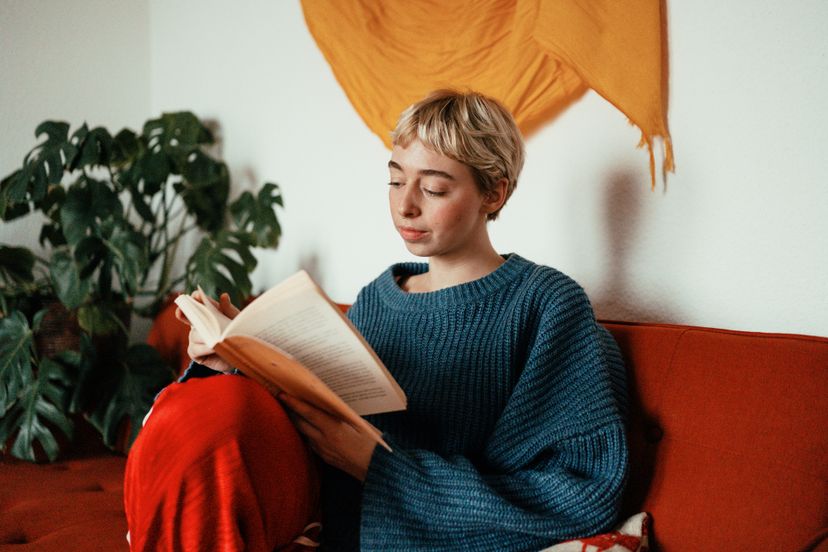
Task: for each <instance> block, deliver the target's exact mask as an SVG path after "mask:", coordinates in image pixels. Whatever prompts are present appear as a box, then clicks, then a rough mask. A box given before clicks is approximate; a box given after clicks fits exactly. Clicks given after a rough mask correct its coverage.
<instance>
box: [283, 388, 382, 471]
mask: <svg viewBox="0 0 828 552" xmlns="http://www.w3.org/2000/svg"><path fill="white" fill-rule="evenodd" d="M277 398H278V399H279V400H280V401H281V402H282V404H284V405H285V406H286V407H288V408H289V409H290V410H291V411H292V412H293V416H291V418H292V419H293V423H294V425H295V426H296V429H298V430H299V432H300V433H302V434H303V435H305V437H307V438H308V441H309V442H310V446H311V448H312V449H313V450H314V451H315V452H316V453H317V454H318V455H319V456H320V457H321V458H322V460H324V461H325V462H327V463H328V464H330V465H332V466H334V467H336V468H339V469H340V470H342V471H344V472H345V473H347V474H350V475H352V476H353V477H354V478H356V479H357V480H359V481H365V476H366V475H367V473H368V465H369V464H370V463H371V456H372V455H373V453H374V447H376V446H377V443H376V442H375V441H374V439H373V436H372V435H371V434H369V433H367V432H366V431H365V430H363V429H357V428H355V427H353V426H351V425H350V424H347V423H345V422H343V421H342V420H340V419H338V418H334V417H333V416H331V415H330V414H328V413H327V412H325V411H324V410H320V409H318V408H316V407H315V406H313V405H311V404H308V403H306V402H305V401H303V400H300V399H297V398H296V397H292V396H290V395H287V394H286V393H281V394H279V396H278V397H277Z"/></svg>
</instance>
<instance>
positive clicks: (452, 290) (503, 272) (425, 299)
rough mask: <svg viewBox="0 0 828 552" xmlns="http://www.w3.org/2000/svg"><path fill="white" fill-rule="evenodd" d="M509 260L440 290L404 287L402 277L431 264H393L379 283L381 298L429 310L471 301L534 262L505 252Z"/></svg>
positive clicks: (401, 307)
mask: <svg viewBox="0 0 828 552" xmlns="http://www.w3.org/2000/svg"><path fill="white" fill-rule="evenodd" d="M501 257H503V258H504V260H505V262H504V263H503V264H501V265H500V266H499V267H497V268H496V269H494V270H493V271H492V272H490V273H488V274H487V275H485V276H482V277H480V278H478V279H477V280H472V281H471V282H465V283H463V284H457V285H455V286H450V287H447V288H443V289H438V290H436V291H425V292H416V293H410V292H407V291H404V290H403V289H402V288H400V286H399V284H398V283H397V278H398V277H399V276H415V275H418V274H424V273H425V272H428V263H418V262H404V263H396V264H393V265H391V266H390V267H389V268H388V270H386V271H385V272H384V273H383V274H382V276H380V279H379V281H378V282H377V283H378V290H379V293H380V297H381V298H382V299H383V301H384V302H385V304H386V305H388V306H390V307H392V308H395V309H399V310H420V311H421V310H429V309H438V308H445V307H447V306H451V305H457V304H461V303H469V302H474V301H477V300H479V299H480V298H482V297H485V296H486V295H488V294H490V293H492V292H493V291H495V290H497V289H500V288H501V287H503V286H504V285H506V284H508V283H509V282H511V281H513V280H514V279H515V277H516V276H517V275H519V274H520V273H522V272H523V271H524V270H526V268H527V267H528V266H529V265H530V264H531V263H530V262H529V261H527V260H526V259H524V258H523V257H521V256H520V255H518V254H517V253H507V254H505V255H501Z"/></svg>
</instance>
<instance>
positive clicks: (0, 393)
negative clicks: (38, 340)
mask: <svg viewBox="0 0 828 552" xmlns="http://www.w3.org/2000/svg"><path fill="white" fill-rule="evenodd" d="M32 336H33V334H32V330H31V328H30V327H29V321H28V320H26V317H25V316H23V313H21V312H20V311H14V312H11V313H10V314H9V315H8V316H6V317H4V318H0V417H3V416H5V412H6V411H7V410H8V409H9V408H10V407H11V405H12V404H13V403H14V402H15V401H16V400H17V396H18V394H19V393H20V390H21V389H23V388H24V387H25V386H26V385H27V384H28V383H29V382H30V381H31V379H32V344H33V337H32ZM3 442H4V441H3V440H2V439H0V443H3Z"/></svg>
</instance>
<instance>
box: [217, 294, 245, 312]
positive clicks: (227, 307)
mask: <svg viewBox="0 0 828 552" xmlns="http://www.w3.org/2000/svg"><path fill="white" fill-rule="evenodd" d="M219 309H220V310H221V312H223V313H224V315H225V316H227V318H235V317H236V315H238V314H239V312H241V311H240V310H239V309H237V308H236V306H235V305H234V304H233V303H232V302H231V301H230V295H229V294H227V293H222V294H221V297H220V298H219Z"/></svg>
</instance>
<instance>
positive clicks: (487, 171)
mask: <svg viewBox="0 0 828 552" xmlns="http://www.w3.org/2000/svg"><path fill="white" fill-rule="evenodd" d="M413 140H419V141H420V142H422V143H423V145H425V146H426V147H428V148H430V149H432V150H434V151H436V152H437V153H439V154H440V155H445V156H446V157H450V158H451V159H454V160H455V161H459V162H460V163H463V164H465V165H467V166H468V167H469V168H471V170H472V174H473V175H474V179H475V182H476V183H477V186H478V187H479V189H480V191H481V193H483V194H486V193H488V192H490V191H492V190H493V189H494V187H495V185H496V184H497V182H498V181H499V180H500V179H502V178H505V179H506V180H507V181H508V185H507V188H506V200H508V199H509V197H510V196H511V195H512V192H514V190H515V187H516V186H517V180H518V176H519V175H520V171H521V169H523V159H524V146H523V137H522V136H521V134H520V130H519V129H518V127H517V124H516V123H515V120H514V118H513V117H512V114H511V113H509V110H507V109H506V108H505V107H503V105H502V104H501V103H500V102H498V101H497V100H495V99H493V98H489V97H487V96H484V95H482V94H479V93H477V92H465V93H464V92H458V91H456V90H436V91H434V92H431V93H430V94H428V95H427V96H426V97H425V98H424V99H422V100H420V101H419V102H417V103H415V104H413V105H411V106H409V107H408V108H407V109H406V110H405V111H403V112H402V114H401V115H400V118H399V120H398V121H397V126H396V128H394V130H393V132H391V143H392V144H394V145H395V146H396V145H399V146H402V147H407V146H408V145H409V144H410V143H411V142H412V141H413ZM503 205H506V201H504V202H503ZM502 207H503V206H501V209H502ZM499 213H500V209H498V210H497V211H495V212H494V213H490V214H489V215H488V220H494V219H496V218H497V216H498V214H499Z"/></svg>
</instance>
